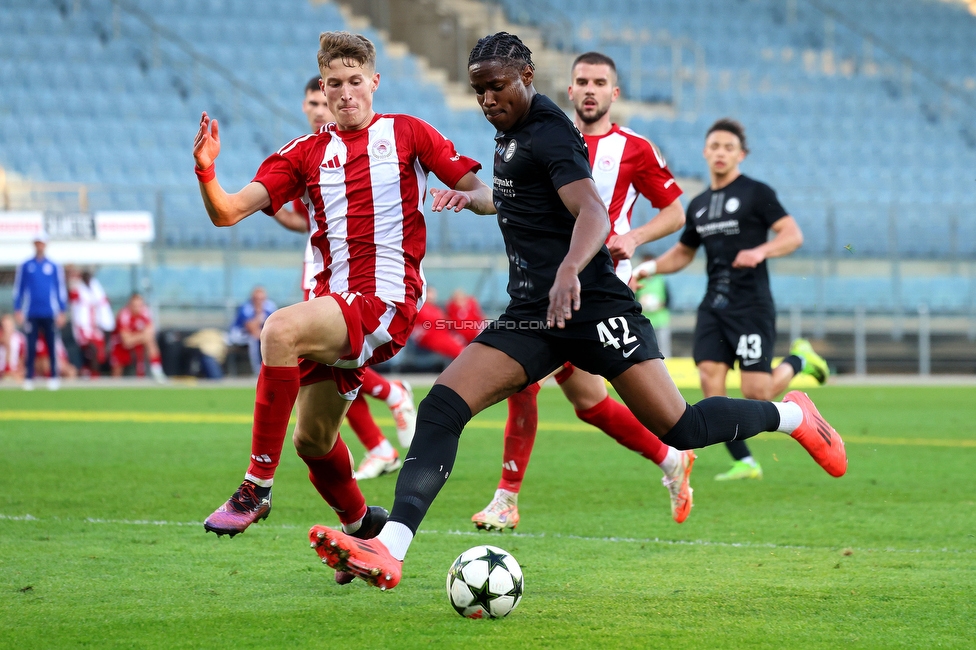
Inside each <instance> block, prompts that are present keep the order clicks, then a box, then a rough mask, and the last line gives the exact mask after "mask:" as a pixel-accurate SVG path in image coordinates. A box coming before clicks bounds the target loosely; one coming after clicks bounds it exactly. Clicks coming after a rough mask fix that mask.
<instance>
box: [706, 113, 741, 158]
mask: <svg viewBox="0 0 976 650" xmlns="http://www.w3.org/2000/svg"><path fill="white" fill-rule="evenodd" d="M715 131H727V132H728V133H731V134H732V135H734V136H735V137H737V138H739V144H740V145H742V151H744V152H745V153H749V146H748V145H747V144H746V127H744V126H742V122H740V121H738V120H733V119H732V118H731V117H723V118H721V119H719V120H716V121H715V124H713V125H712V126H710V127H709V129H708V133H706V134H705V139H706V140H707V139H708V136H710V135H711V134H712V133H714V132H715Z"/></svg>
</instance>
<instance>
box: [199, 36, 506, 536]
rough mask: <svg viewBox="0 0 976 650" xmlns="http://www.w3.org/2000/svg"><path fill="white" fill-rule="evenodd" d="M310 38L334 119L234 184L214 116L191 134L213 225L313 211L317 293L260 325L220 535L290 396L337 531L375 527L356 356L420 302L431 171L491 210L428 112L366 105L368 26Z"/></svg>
mask: <svg viewBox="0 0 976 650" xmlns="http://www.w3.org/2000/svg"><path fill="white" fill-rule="evenodd" d="M319 46H320V49H319V53H318V60H319V71H320V72H321V73H322V78H323V82H322V89H323V91H324V92H325V95H326V100H327V102H328V105H329V110H330V111H331V112H332V114H333V115H334V116H335V118H336V121H335V122H334V123H330V124H328V125H327V126H325V127H324V128H322V129H321V130H319V131H318V132H317V133H312V134H308V135H304V136H302V137H300V138H296V139H295V140H292V141H291V142H289V143H288V144H287V145H285V146H284V147H283V148H281V149H280V150H279V151H278V152H277V153H275V154H273V155H271V156H270V157H269V158H268V159H267V160H265V161H264V163H263V164H262V165H261V167H260V168H259V169H258V172H257V175H256V176H255V178H254V181H252V182H251V183H250V184H248V185H247V186H245V187H244V188H243V189H241V190H240V191H238V192H236V193H234V194H228V193H227V192H226V191H224V189H223V188H222V187H221V186H220V184H219V183H218V182H217V180H216V173H215V171H214V160H215V159H216V158H217V156H218V154H219V153H220V139H219V132H218V125H217V122H216V121H215V120H214V121H212V120H211V119H210V117H209V116H208V115H207V114H206V113H204V114H203V116H202V117H201V120H200V129H199V131H198V133H197V136H196V139H195V141H194V147H193V155H194V159H195V161H196V173H197V176H198V179H199V181H200V191H201V194H202V196H203V202H204V205H205V207H206V209H207V213H208V214H209V215H210V219H211V221H212V222H213V223H214V224H215V225H217V226H232V225H234V224H235V223H237V222H239V221H241V220H242V219H244V218H245V217H247V216H249V215H251V214H254V213H255V212H257V211H258V210H261V211H263V212H265V213H266V214H268V215H274V214H276V213H277V212H278V211H279V210H280V209H281V207H282V206H283V205H285V204H287V203H288V202H289V201H293V200H295V199H297V198H301V199H302V201H303V203H305V205H306V206H308V208H309V212H310V213H311V215H312V219H313V220H314V229H313V231H312V235H311V243H312V248H313V253H314V257H315V268H314V270H315V276H314V280H315V282H314V287H313V289H312V291H313V293H314V294H315V298H314V299H312V300H308V301H305V302H302V303H298V304H296V305H291V306H289V307H285V308H284V309H279V310H278V311H276V312H275V313H274V314H272V315H271V317H269V318H268V320H267V322H266V323H265V326H264V329H263V330H262V333H261V350H262V355H263V358H264V363H263V364H262V366H261V372H260V375H259V377H258V386H257V395H256V399H255V405H254V426H253V429H252V437H251V464H250V466H249V467H248V470H247V473H246V474H245V479H244V482H243V483H242V484H241V486H240V488H239V489H238V490H237V492H236V493H235V494H234V495H233V496H232V497H231V499H230V500H228V501H227V502H226V503H225V504H224V505H222V506H221V507H220V508H219V509H218V510H217V511H216V512H214V513H213V514H212V515H211V516H210V517H208V518H207V521H206V522H205V523H204V527H205V528H206V529H207V530H211V531H214V532H215V533H217V534H218V535H221V534H224V533H227V534H231V535H235V534H237V533H240V532H243V531H244V530H245V529H246V528H247V526H248V525H250V524H251V523H253V522H254V521H256V520H258V519H263V518H264V517H267V515H268V513H269V512H270V509H271V486H272V483H273V479H274V471H275V469H276V467H277V465H278V462H279V459H280V455H281V447H282V441H283V440H284V436H285V432H286V429H287V426H288V419H289V417H290V415H291V410H292V407H293V406H294V405H295V404H296V403H297V405H298V423H297V425H296V427H295V432H294V435H293V441H294V443H295V447H296V449H297V451H298V454H299V456H300V457H301V458H302V460H304V461H305V463H306V464H307V465H308V467H309V478H310V479H311V481H312V483H313V485H315V487H316V489H317V490H318V491H319V493H320V494H321V495H322V497H323V498H324V499H325V500H326V501H327V502H328V503H329V505H330V506H331V507H332V508H333V510H335V511H336V513H337V514H338V516H339V520H340V521H341V522H342V525H343V529H344V530H345V531H346V532H348V533H350V534H354V535H355V534H357V533H359V534H363V533H362V531H366V530H372V529H374V528H376V530H377V531H378V530H379V528H377V527H376V523H377V521H379V520H382V521H385V519H386V515H385V511H384V510H383V509H382V508H376V507H374V508H367V507H366V502H365V499H364V498H363V495H362V492H360V490H359V486H358V485H357V484H356V481H355V479H354V478H353V467H352V455H351V454H350V452H349V449H348V447H346V445H345V443H344V442H343V441H342V438H341V437H339V425H340V423H341V422H342V418H343V416H344V415H345V413H346V410H347V409H348V407H349V402H350V401H351V400H353V399H354V398H355V397H356V395H357V393H358V392H359V388H360V386H361V383H362V376H363V368H364V367H365V366H367V365H370V364H374V363H379V362H381V361H385V360H386V359H389V358H390V357H392V356H393V355H394V354H395V353H396V352H397V351H398V350H399V349H400V348H401V347H402V346H403V345H404V344H405V343H406V339H407V336H408V335H409V332H410V329H411V327H412V326H413V322H414V319H415V318H416V314H417V308H418V306H419V304H420V303H422V302H423V297H424V288H425V283H424V279H423V274H422V272H421V269H420V264H421V261H422V260H423V257H424V253H425V252H426V250H425V249H426V243H427V242H426V224H425V223H424V215H423V211H422V207H423V201H424V198H425V195H426V192H427V174H428V173H429V172H433V173H434V174H435V175H436V176H437V177H438V178H439V179H440V180H441V181H443V182H444V183H445V185H447V186H448V187H451V188H454V190H456V191H454V192H450V193H441V194H437V195H435V197H434V202H433V206H432V208H433V209H434V210H435V211H440V210H445V209H447V210H454V211H460V210H461V209H463V208H468V209H470V210H472V211H474V212H476V213H479V214H490V213H492V212H493V211H494V206H493V205H492V198H491V191H490V190H489V188H488V187H487V186H486V185H485V184H484V183H482V182H481V181H480V180H479V179H478V178H477V176H475V172H476V171H477V170H478V169H480V168H481V166H480V165H479V164H478V163H477V162H475V161H474V160H471V159H470V158H467V157H464V156H462V155H460V154H458V153H457V152H456V151H455V150H454V145H452V144H451V143H450V142H449V141H448V140H447V139H445V138H444V137H443V136H442V135H441V134H440V133H438V132H437V131H436V130H435V129H434V128H433V127H432V126H430V125H429V124H427V123H426V122H424V121H422V120H419V119H417V118H414V117H410V116H407V115H383V114H377V113H376V112H375V111H374V110H373V93H374V92H375V91H376V89H377V87H378V86H379V82H380V76H379V74H378V73H377V72H376V50H375V48H374V47H373V44H372V43H370V42H369V40H368V39H366V38H365V37H363V36H359V35H353V34H349V33H346V32H326V33H323V34H322V35H321V38H320V43H319ZM380 523H382V522H381V521H380Z"/></svg>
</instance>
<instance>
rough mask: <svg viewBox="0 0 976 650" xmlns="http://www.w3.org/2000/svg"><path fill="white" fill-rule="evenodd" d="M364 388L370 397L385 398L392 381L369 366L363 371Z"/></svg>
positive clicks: (388, 394)
mask: <svg viewBox="0 0 976 650" xmlns="http://www.w3.org/2000/svg"><path fill="white" fill-rule="evenodd" d="M363 390H364V391H366V392H367V393H369V396H370V397H375V398H376V399H383V400H385V399H386V398H387V397H389V396H390V382H388V381H387V380H386V378H385V377H383V375H381V374H380V373H378V372H376V371H375V370H373V369H372V368H369V367H367V368H365V372H364V373H363ZM357 435H358V434H357ZM360 440H362V438H360ZM363 444H365V443H363Z"/></svg>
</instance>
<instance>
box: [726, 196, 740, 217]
mask: <svg viewBox="0 0 976 650" xmlns="http://www.w3.org/2000/svg"><path fill="white" fill-rule="evenodd" d="M739 205H741V204H740V203H739V199H737V198H736V197H734V196H733V197H732V198H731V199H729V200H728V201H726V202H725V211H726V212H728V213H729V214H732V213H733V212H735V211H736V210H738V209H739Z"/></svg>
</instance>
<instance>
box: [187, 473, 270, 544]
mask: <svg viewBox="0 0 976 650" xmlns="http://www.w3.org/2000/svg"><path fill="white" fill-rule="evenodd" d="M270 512H271V488H262V487H259V486H257V485H255V484H254V483H252V482H250V481H244V482H243V483H241V486H240V487H239V488H237V491H236V492H234V496H232V497H231V498H230V499H228V500H227V502H226V503H225V504H224V505H222V506H220V507H219V508H217V510H215V511H214V513H213V514H212V515H210V516H209V517H207V520H206V521H205V522H203V527H204V528H205V529H206V530H207V531H208V532H214V533H217V537H220V536H221V535H230V536H231V537H233V536H234V535H236V534H238V533H243V532H244V531H245V530H247V527H248V526H250V525H251V524H253V523H254V522H255V521H260V520H261V519H267V518H268V514H269V513H270Z"/></svg>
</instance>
